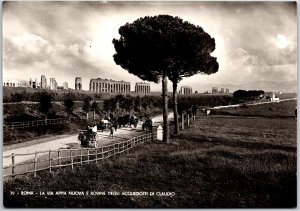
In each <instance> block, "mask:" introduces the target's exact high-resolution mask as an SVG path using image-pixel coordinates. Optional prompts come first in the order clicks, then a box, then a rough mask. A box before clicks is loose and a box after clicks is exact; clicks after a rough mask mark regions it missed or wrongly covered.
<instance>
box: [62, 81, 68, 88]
mask: <svg viewBox="0 0 300 211" xmlns="http://www.w3.org/2000/svg"><path fill="white" fill-rule="evenodd" d="M63 89H65V90H68V89H69V88H68V82H64V83H63Z"/></svg>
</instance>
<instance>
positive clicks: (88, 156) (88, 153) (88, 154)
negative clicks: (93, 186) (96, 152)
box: [87, 149, 90, 163]
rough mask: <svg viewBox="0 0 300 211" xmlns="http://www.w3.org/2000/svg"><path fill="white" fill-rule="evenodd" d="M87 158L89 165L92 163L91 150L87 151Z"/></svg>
mask: <svg viewBox="0 0 300 211" xmlns="http://www.w3.org/2000/svg"><path fill="white" fill-rule="evenodd" d="M87 158H88V163H90V149H87Z"/></svg>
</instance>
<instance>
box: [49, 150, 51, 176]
mask: <svg viewBox="0 0 300 211" xmlns="http://www.w3.org/2000/svg"><path fill="white" fill-rule="evenodd" d="M49 171H50V172H51V149H49Z"/></svg>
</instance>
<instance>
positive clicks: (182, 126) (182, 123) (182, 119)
mask: <svg viewBox="0 0 300 211" xmlns="http://www.w3.org/2000/svg"><path fill="white" fill-rule="evenodd" d="M181 129H182V130H184V114H181Z"/></svg>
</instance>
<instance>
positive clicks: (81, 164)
mask: <svg viewBox="0 0 300 211" xmlns="http://www.w3.org/2000/svg"><path fill="white" fill-rule="evenodd" d="M80 164H81V165H82V149H80Z"/></svg>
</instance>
